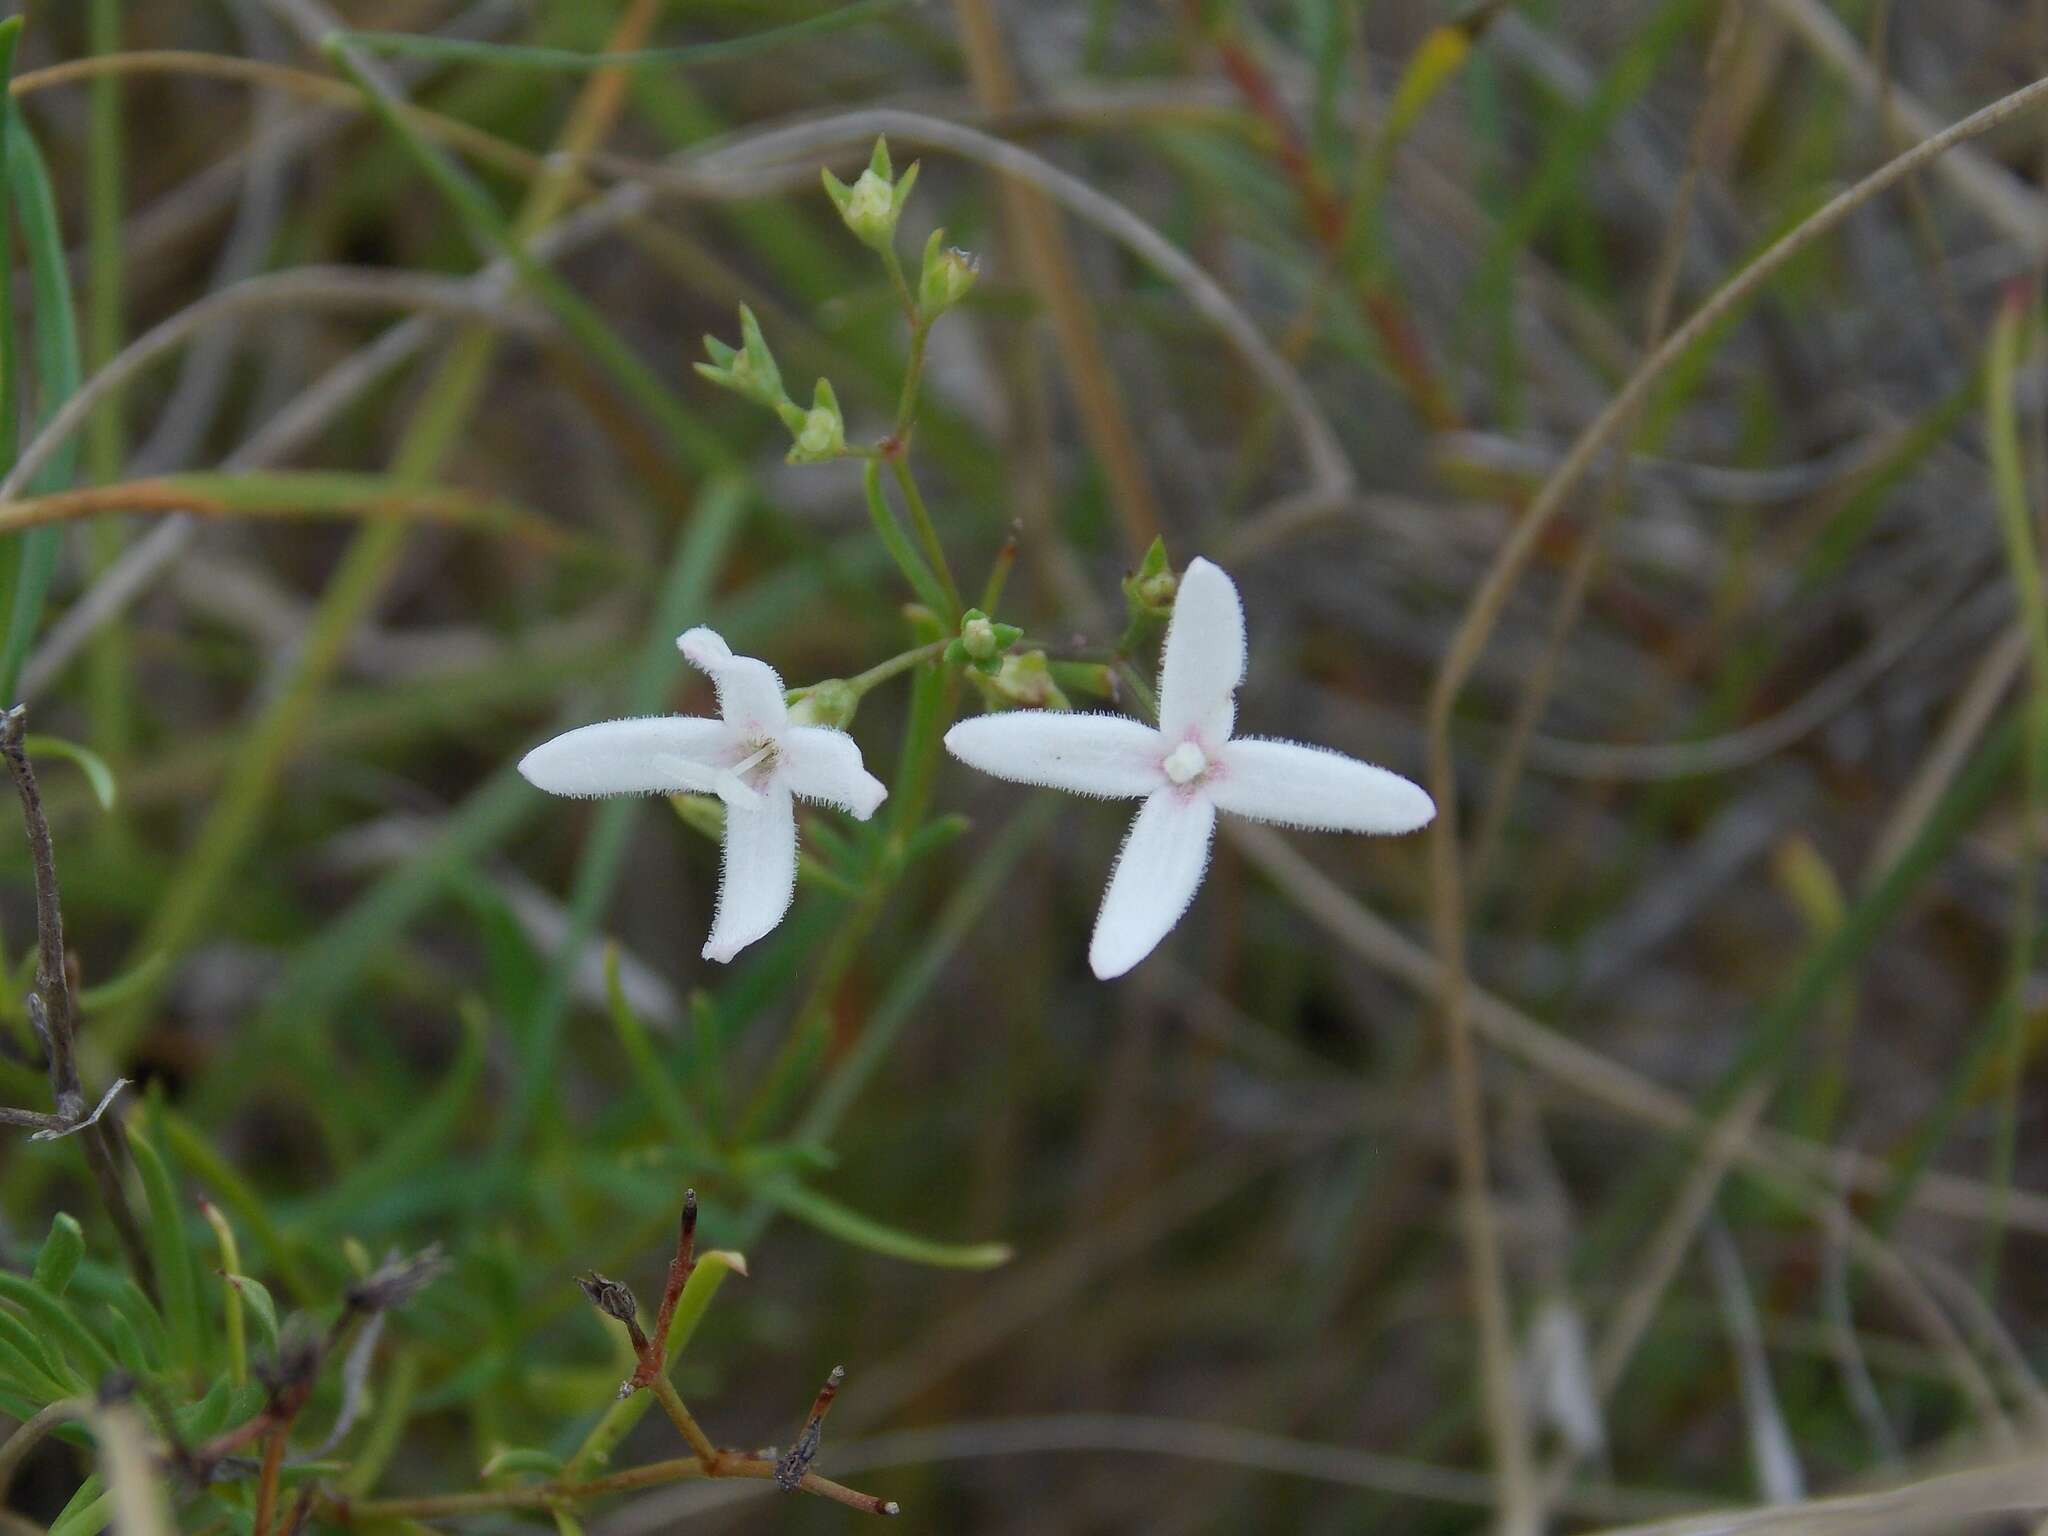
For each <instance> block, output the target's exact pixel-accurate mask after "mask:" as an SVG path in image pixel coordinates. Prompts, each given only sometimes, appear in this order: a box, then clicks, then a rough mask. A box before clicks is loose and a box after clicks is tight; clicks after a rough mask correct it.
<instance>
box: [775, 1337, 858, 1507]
mask: <svg viewBox="0 0 2048 1536" xmlns="http://www.w3.org/2000/svg"><path fill="white" fill-rule="evenodd" d="M844 1380H846V1367H845V1366H843V1365H835V1366H833V1367H832V1374H831V1375H829V1376H827V1377H826V1378H825V1385H824V1386H822V1387H820V1388H818V1395H817V1397H816V1399H815V1400H814V1401H813V1402H812V1403H811V1411H810V1413H809V1415H808V1416H807V1417H806V1418H805V1419H804V1427H803V1428H802V1429H800V1430H798V1431H797V1437H796V1444H794V1445H792V1446H791V1447H790V1448H789V1451H788V1453H787V1454H786V1455H785V1456H784V1457H783V1458H782V1459H781V1460H780V1461H778V1462H777V1463H776V1464H775V1481H776V1482H778V1483H780V1484H781V1485H782V1486H783V1487H784V1488H785V1489H789V1490H791V1491H794V1490H796V1489H797V1488H800V1487H802V1486H803V1480H804V1474H805V1473H806V1472H808V1471H810V1469H811V1463H812V1462H814V1461H816V1460H817V1459H818V1442H819V1441H820V1440H821V1439H822V1438H823V1437H824V1433H825V1415H826V1414H828V1413H830V1412H831V1411H832V1403H833V1401H834V1399H836V1398H837V1397H838V1396H839V1384H840V1383H841V1382H843V1381H844Z"/></svg>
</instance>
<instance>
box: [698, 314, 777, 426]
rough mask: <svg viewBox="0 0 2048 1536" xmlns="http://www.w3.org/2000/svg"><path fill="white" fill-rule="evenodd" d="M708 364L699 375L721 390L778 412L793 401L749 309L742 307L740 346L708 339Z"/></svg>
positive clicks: (706, 342)
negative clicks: (785, 390) (783, 385)
mask: <svg viewBox="0 0 2048 1536" xmlns="http://www.w3.org/2000/svg"><path fill="white" fill-rule="evenodd" d="M704 351H705V353H706V354H707V355H708V356H709V357H710V359H711V361H710V362H708V363H699V364H697V365H696V366H697V372H698V373H700V374H702V375H703V376H704V377H705V378H707V379H709V380H710V381H711V382H712V383H714V384H716V385H718V386H719V388H721V389H729V390H731V391H732V392H733V393H734V394H736V395H741V396H744V397H745V398H746V399H748V400H751V401H753V402H754V403H755V404H756V405H765V406H767V407H768V408H769V409H771V410H774V409H777V408H779V407H780V406H782V405H783V404H784V403H786V402H787V401H788V399H789V396H788V395H787V394H786V393H784V391H783V388H782V373H781V370H780V369H778V368H777V367H776V366H775V355H774V354H773V353H772V352H770V351H769V350H768V340H767V338H766V337H765V336H763V335H762V334H761V324H760V322H759V321H757V320H756V319H755V318H754V312H753V311H752V310H751V309H749V308H747V306H746V305H744V304H742V305H741V306H740V345H739V346H737V347H732V346H728V345H727V344H726V343H724V342H722V341H720V340H719V339H718V338H717V337H716V336H706V337H705V338H704Z"/></svg>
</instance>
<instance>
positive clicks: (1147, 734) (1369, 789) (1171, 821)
mask: <svg viewBox="0 0 2048 1536" xmlns="http://www.w3.org/2000/svg"><path fill="white" fill-rule="evenodd" d="M1244 670H1245V638H1244V608H1243V605H1242V604H1241V603H1239V601H1238V596H1237V587H1236V585H1235V584H1234V583H1233V582H1232V581H1231V579H1230V578H1229V577H1228V576H1227V575H1225V574H1224V573H1223V571H1222V570H1221V569H1220V568H1218V567H1217V566H1214V565H1211V564H1210V563H1209V562H1208V561H1206V560H1195V561H1193V562H1192V563H1190V564H1189V566H1188V568H1187V570H1186V572H1185V573H1184V574H1183V575H1182V577H1181V580H1180V589H1179V591H1178V593H1177V594H1176V595H1175V598H1174V603H1173V617H1172V619H1171V620H1170V621H1169V622H1168V624H1167V629H1166V647H1165V656H1164V658H1163V660H1162V662H1161V665H1160V670H1159V727H1158V729H1156V730H1155V729H1153V728H1152V727H1151V726H1149V725H1145V724H1144V723H1142V722H1140V721H1137V720H1132V719H1128V718H1126V717H1124V716H1122V715H1098V714H1068V713H1065V712H1063V711H1055V710H1015V711H1011V712H1008V713H1004V714H994V715H983V716H981V717H979V718H978V719H974V720H963V721H961V722H960V724H958V725H956V726H954V727H953V728H952V730H950V731H948V732H947V733H946V749H947V750H948V751H950V752H951V753H952V754H953V755H954V756H955V757H957V758H959V759H960V761H961V762H963V763H966V764H968V765H969V766H970V767H974V768H979V769H980V770H981V771H982V772H984V773H992V774H994V775H995V776H996V777H997V778H1002V779H1011V780H1015V781H1016V782H1018V783H1021V784H1040V785H1044V786H1047V787H1049V788H1053V789H1067V790H1073V791H1075V792H1076V793H1078V794H1084V795H1102V796H1107V797H1112V798H1137V799H1142V800H1143V801H1144V804H1143V805H1142V806H1140V807H1139V808H1138V815H1137V818H1136V820H1134V821H1133V822H1132V823H1131V830H1130V835H1129V836H1128V837H1127V838H1125V840H1124V847H1123V852H1122V853H1121V854H1119V855H1118V857H1117V862H1116V869H1115V872H1114V873H1112V874H1111V876H1110V879H1109V889H1108V891H1107V892H1105V893H1104V895H1103V898H1102V910H1101V912H1100V913H1099V914H1098V916H1097V917H1096V919H1095V937H1094V939H1093V940H1092V941H1091V942H1090V944H1089V946H1088V963H1089V964H1090V965H1091V966H1092V967H1094V970H1095V974H1096V975H1097V976H1099V977H1101V978H1102V979H1103V980H1105V981H1107V980H1108V979H1109V978H1111V977H1113V976H1121V975H1122V974H1123V973H1124V972H1125V971H1128V970H1129V969H1130V968H1131V967H1132V966H1134V965H1136V964H1137V963H1138V962H1139V961H1140V960H1142V959H1144V958H1145V957H1146V956H1147V955H1149V954H1150V953H1151V952H1152V950H1153V948H1154V946H1156V945H1157V944H1158V943H1159V941H1160V940H1161V939H1163V938H1165V937H1166V935H1167V933H1168V931H1169V930H1170V929H1171V928H1172V927H1173V925H1174V924H1175V923H1177V922H1179V921H1180V919H1181V914H1182V913H1184V912H1186V911H1187V909H1188V904H1189V903H1190V902H1192V901H1193V900H1194V899H1195V891H1196V889H1197V888H1198V887H1199V886H1200V885H1201V883H1202V873H1203V871H1204V870H1205V869H1206V868H1207V867H1208V863H1209V843H1210V839H1211V837H1212V835H1213V834H1214V832H1215V829H1216V813H1217V812H1218V811H1229V812H1231V813H1232V814H1233V815H1238V816H1246V817H1250V818H1251V819H1252V820H1254V821H1270V822H1278V823H1280V824H1281V825H1283V826H1291V827H1301V828H1305V829H1310V830H1315V831H1325V832H1413V831H1414V830H1415V829H1416V828H1417V827H1421V826H1424V825H1427V824H1428V822H1429V820H1430V818H1431V817H1433V816H1434V815H1435V814H1436V806H1435V804H1434V803H1433V802H1432V801H1431V800H1430V798H1429V796H1428V795H1426V794H1425V793H1423V791H1422V790H1421V789H1420V788H1418V787H1417V786H1416V785H1414V784H1411V783H1409V782H1408V780H1406V779H1404V778H1402V777H1401V776H1400V775H1399V774H1395V773H1389V772H1388V771H1387V770H1386V769H1384V768H1375V767H1373V766H1372V765H1371V764H1370V763H1361V762H1359V761H1357V760H1356V759H1355V758H1349V757H1346V756H1344V755H1343V754H1342V753H1339V752H1332V751H1329V750H1327V749H1325V748H1322V747H1308V746H1301V745H1298V744H1297V743H1295V742H1291V741H1267V740H1263V739H1261V738H1259V737H1249V736H1247V737H1236V738H1233V737H1232V735H1231V728H1232V726H1233V725H1235V723H1236V714H1237V702H1236V699H1237V688H1238V684H1240V683H1241V682H1243V681H1244Z"/></svg>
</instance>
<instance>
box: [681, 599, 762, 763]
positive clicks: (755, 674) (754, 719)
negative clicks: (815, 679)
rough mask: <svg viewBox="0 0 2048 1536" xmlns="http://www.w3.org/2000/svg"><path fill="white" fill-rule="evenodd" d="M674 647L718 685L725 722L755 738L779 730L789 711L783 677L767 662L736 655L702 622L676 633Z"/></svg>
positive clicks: (719, 702) (743, 733) (720, 705)
mask: <svg viewBox="0 0 2048 1536" xmlns="http://www.w3.org/2000/svg"><path fill="white" fill-rule="evenodd" d="M676 649H677V650H679V651H681V652H682V653H683V657H684V659H685V660H687V661H688V662H689V663H690V665H691V666H693V667H696V668H698V669H699V670H700V671H702V672H704V673H706V674H708V675H709V677H710V678H711V681H712V683H713V684H715V685H716V686H717V689H718V708H719V712H720V713H721V714H723V715H724V716H725V723H726V724H727V725H729V726H731V727H732V728H733V729H734V730H736V731H738V732H740V733H741V734H742V735H744V736H746V737H748V738H750V739H752V740H754V741H767V740H770V739H771V738H773V737H774V736H776V735H777V734H778V733H780V732H781V730H782V727H783V722H784V721H786V720H787V719H788V718H789V710H788V708H787V707H786V706H785V705H784V704H783V702H782V679H781V678H780V677H777V676H776V675H775V669H774V668H773V667H771V666H769V665H768V663H767V662H765V661H756V660H755V659H754V658H753V657H751V656H735V655H734V654H733V652H732V647H731V646H729V645H727V644H726V643H725V641H724V640H723V639H722V638H720V636H719V634H718V633H717V631H715V630H710V629H706V628H704V627H703V626H702V625H699V626H698V627H697V628H695V629H692V630H686V631H684V632H683V633H682V634H681V635H678V636H677V637H676Z"/></svg>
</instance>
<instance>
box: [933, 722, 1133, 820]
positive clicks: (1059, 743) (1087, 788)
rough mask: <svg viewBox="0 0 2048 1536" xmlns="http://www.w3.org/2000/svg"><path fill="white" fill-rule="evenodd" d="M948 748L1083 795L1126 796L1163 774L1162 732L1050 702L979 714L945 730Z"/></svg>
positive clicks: (1003, 773)
mask: <svg viewBox="0 0 2048 1536" xmlns="http://www.w3.org/2000/svg"><path fill="white" fill-rule="evenodd" d="M946 750H947V751H948V752H950V753H952V754H953V755H954V756H955V757H957V758H959V759H960V761H961V762H963V763H965V764H967V766H968V767H970V768H979V769H980V770H981V771H982V772H983V773H989V774H994V775H995V776H996V777H997V778H999V779H1008V780H1010V781H1011V782H1012V783H1017V784H1037V785H1040V786H1042V787H1044V788H1046V789H1065V790H1070V791H1072V792H1073V793H1075V794H1080V795H1102V796H1105V797H1108V798H1112V799H1129V798H1132V797H1135V796H1138V795H1149V794H1151V793H1152V791H1153V790H1155V789H1157V788H1158V787H1159V786H1160V785H1161V784H1163V783H1165V782H1166V775H1165V773H1164V772H1163V771H1162V769H1161V768H1160V766H1159V762H1160V759H1161V757H1163V756H1164V755H1165V749H1164V746H1163V744H1162V743H1161V741H1160V738H1159V733H1158V732H1157V731H1155V730H1153V729H1152V728H1151V727H1150V726H1149V725H1144V724H1141V723H1140V722H1139V721H1136V720H1131V719H1127V718H1125V717H1124V716H1122V715H1076V714H1069V713H1067V712H1066V711H1065V710H1050V709H1017V710H1010V711H1007V712H1005V713H1003V714H999V715H981V716H978V717H977V718H975V719H973V720H962V721H961V722H960V723H959V724H958V725H956V726H954V727H953V728H952V729H951V730H950V731H948V732H946Z"/></svg>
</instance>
